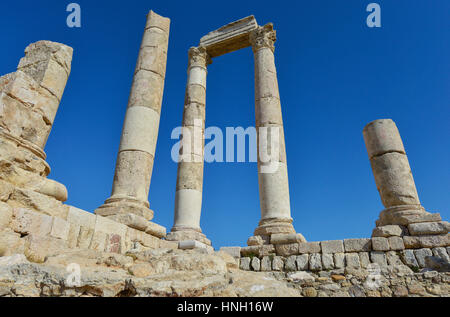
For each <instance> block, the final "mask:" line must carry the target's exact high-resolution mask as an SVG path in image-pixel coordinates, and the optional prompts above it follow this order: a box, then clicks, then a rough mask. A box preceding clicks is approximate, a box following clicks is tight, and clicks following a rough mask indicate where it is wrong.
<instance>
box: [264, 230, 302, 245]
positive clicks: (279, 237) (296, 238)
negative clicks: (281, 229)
mask: <svg viewBox="0 0 450 317" xmlns="http://www.w3.org/2000/svg"><path fill="white" fill-rule="evenodd" d="M304 242H306V240H305V238H304V237H303V235H302V234H301V233H296V234H293V233H290V234H285V233H275V234H272V235H271V237H270V243H271V244H292V243H296V244H298V243H304Z"/></svg>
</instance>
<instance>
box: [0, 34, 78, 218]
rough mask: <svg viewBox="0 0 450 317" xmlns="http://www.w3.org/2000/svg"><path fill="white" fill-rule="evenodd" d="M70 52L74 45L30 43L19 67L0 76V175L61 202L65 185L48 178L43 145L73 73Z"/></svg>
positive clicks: (64, 194)
mask: <svg viewBox="0 0 450 317" xmlns="http://www.w3.org/2000/svg"><path fill="white" fill-rule="evenodd" d="M72 55H73V49H72V48H71V47H69V46H66V45H64V44H60V43H55V42H50V41H39V42H36V43H32V44H30V45H29V46H28V47H27V48H26V49H25V56H24V57H23V58H22V59H21V60H20V62H19V65H18V67H17V71H16V72H14V73H10V74H7V75H5V76H2V77H0V158H1V159H2V162H1V165H2V172H1V173H0V179H2V180H4V181H7V182H11V183H13V184H14V185H16V186H18V187H20V188H25V189H31V190H33V191H35V192H38V193H40V194H44V195H47V196H50V197H52V198H55V199H56V200H58V201H66V200H67V189H66V187H65V186H64V185H63V184H60V183H58V182H56V181H53V180H50V179H47V178H46V176H47V175H48V174H49V173H50V167H49V165H48V164H47V162H46V161H45V159H46V154H45V152H44V148H45V145H46V143H47V139H48V137H49V135H50V132H51V129H52V126H53V122H54V120H55V116H56V112H57V111H58V108H59V104H60V101H61V98H62V96H63V93H64V89H65V87H66V83H67V80H68V78H69V74H70V71H71V62H72ZM30 201H31V199H29V202H30ZM30 205H33V203H31V202H30ZM49 212H53V210H51V211H49ZM55 213H56V211H55Z"/></svg>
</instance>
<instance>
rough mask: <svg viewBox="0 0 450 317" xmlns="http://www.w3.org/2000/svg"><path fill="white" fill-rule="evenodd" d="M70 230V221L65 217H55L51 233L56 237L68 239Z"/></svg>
mask: <svg viewBox="0 0 450 317" xmlns="http://www.w3.org/2000/svg"><path fill="white" fill-rule="evenodd" d="M69 232H70V223H69V222H67V221H65V220H64V219H61V218H58V217H53V224H52V231H51V232H50V235H51V236H52V237H54V238H58V239H62V240H68V238H69Z"/></svg>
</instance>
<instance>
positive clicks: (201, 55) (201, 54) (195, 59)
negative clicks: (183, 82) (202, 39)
mask: <svg viewBox="0 0 450 317" xmlns="http://www.w3.org/2000/svg"><path fill="white" fill-rule="evenodd" d="M211 63H212V60H211V58H210V57H209V55H208V53H207V51H206V48H204V47H203V46H199V47H191V48H190V49H189V67H194V66H199V67H204V68H206V67H207V66H208V65H209V64H211Z"/></svg>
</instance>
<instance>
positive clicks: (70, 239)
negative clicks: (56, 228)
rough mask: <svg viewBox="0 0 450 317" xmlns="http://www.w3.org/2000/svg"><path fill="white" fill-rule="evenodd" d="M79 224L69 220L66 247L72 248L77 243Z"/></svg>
mask: <svg viewBox="0 0 450 317" xmlns="http://www.w3.org/2000/svg"><path fill="white" fill-rule="evenodd" d="M80 230H81V226H80V225H77V224H74V223H70V222H69V234H68V236H67V247H68V248H70V249H74V248H76V247H77V244H78V236H79V235H80Z"/></svg>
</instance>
